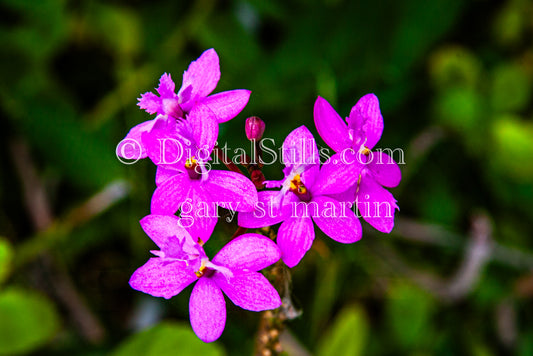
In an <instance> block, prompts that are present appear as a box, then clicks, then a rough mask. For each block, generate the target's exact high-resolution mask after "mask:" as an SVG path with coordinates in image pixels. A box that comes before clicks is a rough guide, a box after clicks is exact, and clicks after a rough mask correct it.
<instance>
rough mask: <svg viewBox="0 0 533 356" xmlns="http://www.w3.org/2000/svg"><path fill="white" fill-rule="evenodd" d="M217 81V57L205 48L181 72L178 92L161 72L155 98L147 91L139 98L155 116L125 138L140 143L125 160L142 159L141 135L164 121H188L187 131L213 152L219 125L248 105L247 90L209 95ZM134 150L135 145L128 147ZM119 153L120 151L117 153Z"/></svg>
mask: <svg viewBox="0 0 533 356" xmlns="http://www.w3.org/2000/svg"><path fill="white" fill-rule="evenodd" d="M219 79H220V66H219V61H218V55H217V53H216V52H215V50H214V49H212V48H211V49H208V50H207V51H205V52H204V53H202V55H201V56H200V57H199V58H198V59H197V60H196V61H193V62H192V63H191V64H190V65H189V68H188V69H187V70H186V71H185V72H184V73H183V82H182V86H181V88H180V90H179V91H178V93H175V84H174V81H173V80H172V78H171V77H170V74H167V73H164V74H163V75H162V76H161V78H160V79H159V86H158V87H157V89H156V90H157V93H158V94H159V96H158V95H156V94H154V93H152V92H146V93H144V94H142V95H141V97H140V98H139V103H138V105H139V107H141V109H144V110H146V111H147V112H148V113H149V114H158V116H157V117H156V118H155V119H154V120H150V121H146V122H143V123H141V124H139V125H137V126H135V127H133V128H132V129H131V130H130V132H129V133H128V134H127V135H126V138H125V140H126V141H127V142H132V140H135V142H137V143H139V144H138V145H137V146H136V147H135V148H136V150H137V151H132V150H130V151H129V152H127V153H125V154H124V158H132V157H135V158H145V157H146V155H147V154H146V150H145V149H144V147H143V146H142V144H141V143H142V140H141V137H142V134H143V133H144V132H150V131H151V130H152V129H153V128H156V127H159V128H161V127H163V126H164V125H165V124H164V123H161V122H160V121H162V120H164V119H174V120H176V119H177V120H183V119H185V120H186V121H187V122H189V129H190V132H191V134H192V136H193V138H194V140H195V141H196V143H198V144H200V145H201V147H203V146H206V147H207V148H210V149H212V148H213V146H214V144H215V141H216V139H217V135H218V124H219V123H222V122H226V121H228V120H230V119H232V118H234V117H235V116H237V115H238V114H239V113H240V112H241V111H242V109H243V108H244V107H245V106H246V104H247V103H248V99H249V98H250V91H249V90H244V89H238V90H230V91H225V92H222V93H218V94H214V95H209V94H211V92H212V91H213V90H214V89H215V87H216V86H217V83H218V81H219ZM131 147H134V146H131ZM117 152H119V153H122V150H117Z"/></svg>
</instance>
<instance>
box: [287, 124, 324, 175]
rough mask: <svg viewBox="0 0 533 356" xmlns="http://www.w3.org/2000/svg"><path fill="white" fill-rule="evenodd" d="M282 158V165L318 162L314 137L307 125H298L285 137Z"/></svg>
mask: <svg viewBox="0 0 533 356" xmlns="http://www.w3.org/2000/svg"><path fill="white" fill-rule="evenodd" d="M282 159H283V164H284V165H286V166H295V167H298V166H301V165H313V164H319V163H320V156H319V155H318V148H317V146H316V142H315V138H314V137H313V134H312V133H311V132H310V131H309V129H308V128H307V127H305V126H300V127H298V128H297V129H295V130H293V131H292V132H291V133H290V134H289V135H288V136H287V137H286V138H285V141H283V157H282Z"/></svg>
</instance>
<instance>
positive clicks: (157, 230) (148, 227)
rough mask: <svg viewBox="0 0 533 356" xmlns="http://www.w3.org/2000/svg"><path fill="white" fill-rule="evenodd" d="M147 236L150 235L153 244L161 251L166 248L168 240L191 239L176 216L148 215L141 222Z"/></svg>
mask: <svg viewBox="0 0 533 356" xmlns="http://www.w3.org/2000/svg"><path fill="white" fill-rule="evenodd" d="M140 224H141V227H142V228H143V230H144V232H146V235H148V236H149V237H150V238H151V239H152V241H153V242H155V244H156V245H157V246H159V248H160V249H163V248H164V247H165V244H166V242H167V241H168V238H169V237H171V236H176V237H177V238H178V239H180V240H181V239H183V238H190V236H189V233H188V232H187V230H185V229H184V228H183V227H182V226H181V223H180V219H178V217H177V216H174V215H155V214H152V215H147V216H145V217H144V218H142V219H141V221H140Z"/></svg>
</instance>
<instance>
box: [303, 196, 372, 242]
mask: <svg viewBox="0 0 533 356" xmlns="http://www.w3.org/2000/svg"><path fill="white" fill-rule="evenodd" d="M312 201H314V202H316V203H317V204H318V209H319V212H320V213H319V214H318V215H316V216H313V221H314V222H315V223H316V224H317V226H318V227H319V228H320V230H322V231H323V232H324V233H325V234H326V235H328V236H329V237H331V238H332V239H333V240H335V241H337V242H341V243H344V244H349V243H352V242H355V241H358V240H360V239H361V237H362V235H363V231H362V229H361V223H360V222H359V219H357V217H356V216H355V213H354V212H353V211H352V210H351V209H350V208H351V204H345V203H343V202H339V201H337V200H335V199H332V198H329V197H325V196H320V197H316V198H314V199H313V200H312Z"/></svg>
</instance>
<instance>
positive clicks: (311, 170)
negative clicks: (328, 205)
mask: <svg viewBox="0 0 533 356" xmlns="http://www.w3.org/2000/svg"><path fill="white" fill-rule="evenodd" d="M319 172H320V165H319V164H314V165H312V166H308V167H307V168H306V169H305V171H304V172H303V173H302V174H301V175H300V178H301V179H302V183H303V184H304V185H305V186H306V187H308V188H311V187H312V186H313V185H314V184H315V182H316V179H317V178H318V173H319Z"/></svg>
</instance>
